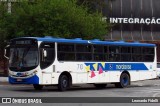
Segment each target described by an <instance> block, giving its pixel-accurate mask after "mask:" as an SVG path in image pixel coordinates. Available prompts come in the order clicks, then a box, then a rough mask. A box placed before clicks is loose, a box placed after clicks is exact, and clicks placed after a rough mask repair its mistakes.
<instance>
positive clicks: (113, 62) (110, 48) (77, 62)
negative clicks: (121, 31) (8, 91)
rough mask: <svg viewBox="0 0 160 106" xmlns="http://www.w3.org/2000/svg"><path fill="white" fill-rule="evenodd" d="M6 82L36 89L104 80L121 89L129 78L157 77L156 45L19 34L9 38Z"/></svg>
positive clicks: (99, 83) (103, 83)
mask: <svg viewBox="0 0 160 106" xmlns="http://www.w3.org/2000/svg"><path fill="white" fill-rule="evenodd" d="M8 47H9V49H6V50H9V51H7V52H9V54H8V55H6V57H7V58H8V59H9V83H11V84H33V86H34V88H35V89H36V90H41V89H42V88H43V86H47V85H57V86H58V89H59V90H61V91H64V90H67V89H68V88H70V86H71V85H72V84H94V85H95V87H98V88H103V87H105V86H106V84H107V83H112V84H115V86H116V87H120V88H124V87H127V86H128V85H130V84H131V81H139V80H146V79H154V78H156V77H157V75H156V68H157V57H156V45H155V44H148V43H139V42H130V43H129V42H124V41H100V40H98V39H95V40H82V39H81V38H76V39H64V38H53V37H22V38H15V39H12V40H11V41H10V44H9V46H8Z"/></svg>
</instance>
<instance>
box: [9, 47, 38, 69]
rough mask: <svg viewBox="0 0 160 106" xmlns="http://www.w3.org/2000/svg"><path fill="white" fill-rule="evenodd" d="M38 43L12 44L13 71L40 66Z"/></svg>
mask: <svg viewBox="0 0 160 106" xmlns="http://www.w3.org/2000/svg"><path fill="white" fill-rule="evenodd" d="M38 63H39V59H38V46H37V45H11V48H10V60H9V68H10V70H12V71H19V72H22V71H29V70H31V69H34V68H36V67H37V66H38Z"/></svg>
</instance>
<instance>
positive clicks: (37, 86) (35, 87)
mask: <svg viewBox="0 0 160 106" xmlns="http://www.w3.org/2000/svg"><path fill="white" fill-rule="evenodd" d="M33 87H34V89H35V90H42V89H43V85H39V84H33Z"/></svg>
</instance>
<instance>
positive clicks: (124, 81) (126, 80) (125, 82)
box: [122, 77, 129, 86]
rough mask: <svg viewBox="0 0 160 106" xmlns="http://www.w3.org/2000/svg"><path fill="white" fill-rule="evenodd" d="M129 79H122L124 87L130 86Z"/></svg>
mask: <svg viewBox="0 0 160 106" xmlns="http://www.w3.org/2000/svg"><path fill="white" fill-rule="evenodd" d="M128 81H129V80H128V77H124V78H123V79H122V83H123V85H124V86H127V85H128Z"/></svg>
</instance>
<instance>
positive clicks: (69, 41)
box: [15, 36, 156, 47]
mask: <svg viewBox="0 0 160 106" xmlns="http://www.w3.org/2000/svg"><path fill="white" fill-rule="evenodd" d="M21 38H29V39H36V40H37V41H45V42H62V43H78V44H97V45H115V46H117V45H119V46H148V47H155V46H156V45H155V44H151V43H140V42H125V41H101V40H99V39H94V40H82V38H75V39H65V38H54V37H48V36H47V37H20V38H15V39H21Z"/></svg>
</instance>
